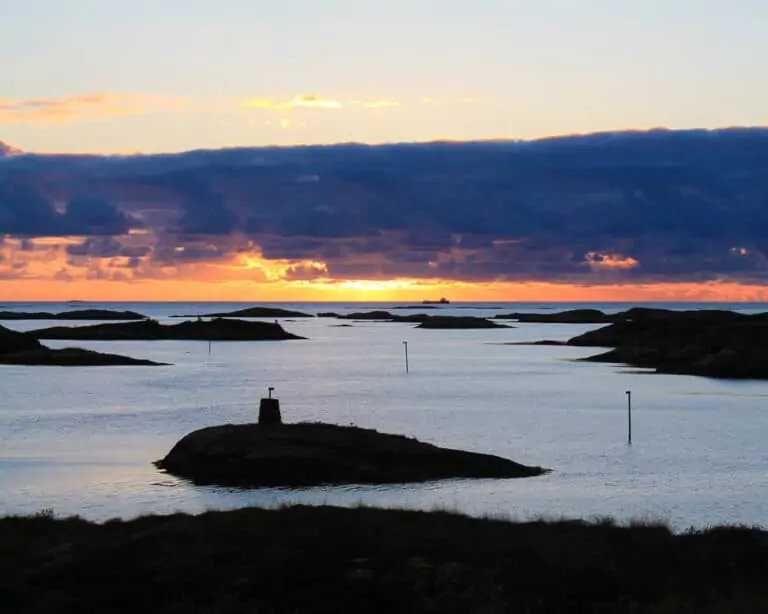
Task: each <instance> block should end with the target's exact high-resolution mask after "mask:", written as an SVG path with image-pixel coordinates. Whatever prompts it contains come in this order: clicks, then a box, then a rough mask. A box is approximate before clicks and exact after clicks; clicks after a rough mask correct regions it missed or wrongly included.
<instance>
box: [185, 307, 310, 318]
mask: <svg viewBox="0 0 768 614" xmlns="http://www.w3.org/2000/svg"><path fill="white" fill-rule="evenodd" d="M171 317H172V318H197V317H201V318H314V317H315V316H313V315H312V314H311V313H303V312H301V311H291V310H289V309H279V308H277V307H248V308H247V309H238V310H237V311H228V312H222V313H206V314H200V315H198V314H194V315H184V316H171Z"/></svg>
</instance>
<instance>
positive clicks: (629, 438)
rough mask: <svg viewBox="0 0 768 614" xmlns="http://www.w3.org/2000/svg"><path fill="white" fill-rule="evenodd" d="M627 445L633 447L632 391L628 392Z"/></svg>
mask: <svg viewBox="0 0 768 614" xmlns="http://www.w3.org/2000/svg"><path fill="white" fill-rule="evenodd" d="M627 445H630V446H631V445H632V391H631V390H627Z"/></svg>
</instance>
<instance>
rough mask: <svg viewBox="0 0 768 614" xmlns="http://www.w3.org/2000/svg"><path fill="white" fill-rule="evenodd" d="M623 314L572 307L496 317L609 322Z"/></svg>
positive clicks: (554, 322) (559, 322)
mask: <svg viewBox="0 0 768 614" xmlns="http://www.w3.org/2000/svg"><path fill="white" fill-rule="evenodd" d="M622 316H623V314H607V313H603V312H602V311H600V310H599V309H570V310H567V311H560V312H557V313H502V314H499V315H497V316H494V319H496V320H517V321H518V322H545V323H551V324H608V323H609V322H615V321H616V320H617V319H620V318H622Z"/></svg>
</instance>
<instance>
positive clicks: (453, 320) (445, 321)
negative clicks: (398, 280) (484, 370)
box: [416, 316, 513, 329]
mask: <svg viewBox="0 0 768 614" xmlns="http://www.w3.org/2000/svg"><path fill="white" fill-rule="evenodd" d="M416 328H440V329H462V328H513V327H512V326H507V325H505V324H497V323H496V322H494V321H492V320H486V319H485V318H475V317H472V316H431V317H428V318H427V319H425V320H423V321H422V322H421V324H419V325H418V326H417V327H416Z"/></svg>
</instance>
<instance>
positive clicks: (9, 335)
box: [0, 326, 161, 367]
mask: <svg viewBox="0 0 768 614" xmlns="http://www.w3.org/2000/svg"><path fill="white" fill-rule="evenodd" d="M0 364H1V365H57V366H63V367H81V366H89V367H91V366H108V365H120V366H123V365H141V366H155V365H160V364H161V363H156V362H152V361H151V360H139V359H136V358H129V357H128V356H120V355H117V354H102V353H100V352H92V351H90V350H81V349H79V348H66V349H63V350H52V349H50V348H47V347H45V346H44V345H43V344H41V343H40V342H39V341H38V340H37V339H36V338H35V337H34V336H33V335H32V334H31V333H20V332H17V331H14V330H10V329H8V328H5V327H4V326H0Z"/></svg>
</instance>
